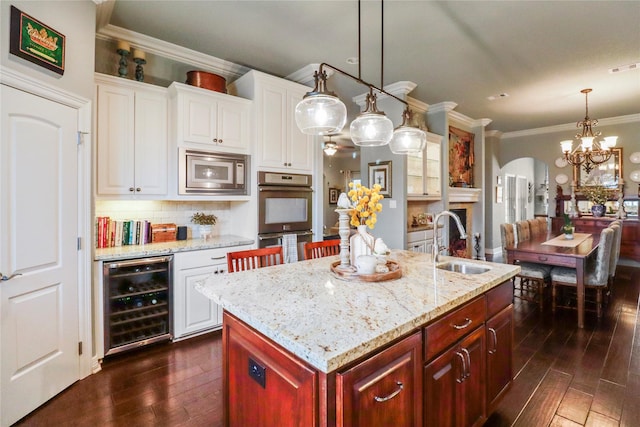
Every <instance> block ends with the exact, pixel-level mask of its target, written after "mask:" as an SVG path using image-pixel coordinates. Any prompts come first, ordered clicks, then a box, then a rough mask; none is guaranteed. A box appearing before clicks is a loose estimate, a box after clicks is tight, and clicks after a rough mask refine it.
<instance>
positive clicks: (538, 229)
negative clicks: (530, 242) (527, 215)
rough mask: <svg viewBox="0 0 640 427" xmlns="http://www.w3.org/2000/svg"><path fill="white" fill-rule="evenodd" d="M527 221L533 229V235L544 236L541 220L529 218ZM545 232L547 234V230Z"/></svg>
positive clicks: (531, 229) (530, 228)
mask: <svg viewBox="0 0 640 427" xmlns="http://www.w3.org/2000/svg"><path fill="white" fill-rule="evenodd" d="M527 222H528V223H529V230H530V231H531V237H533V238H535V237H538V236H542V234H543V230H544V229H543V228H542V227H543V225H542V224H541V223H540V221H538V220H537V219H528V220H527ZM544 233H545V234H546V230H544Z"/></svg>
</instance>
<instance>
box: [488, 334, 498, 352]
mask: <svg viewBox="0 0 640 427" xmlns="http://www.w3.org/2000/svg"><path fill="white" fill-rule="evenodd" d="M489 332H490V333H491V336H492V337H493V346H492V348H491V350H489V354H495V353H496V351H498V335H496V330H495V329H493V328H489Z"/></svg>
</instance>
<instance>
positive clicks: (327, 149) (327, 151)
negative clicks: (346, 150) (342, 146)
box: [324, 142, 338, 156]
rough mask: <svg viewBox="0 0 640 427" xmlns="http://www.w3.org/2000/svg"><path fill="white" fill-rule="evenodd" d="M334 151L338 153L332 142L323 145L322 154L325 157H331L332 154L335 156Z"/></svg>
mask: <svg viewBox="0 0 640 427" xmlns="http://www.w3.org/2000/svg"><path fill="white" fill-rule="evenodd" d="M336 151H338V149H337V147H336V144H334V143H332V142H327V143H326V144H324V154H326V155H327V156H333V155H334V154H336Z"/></svg>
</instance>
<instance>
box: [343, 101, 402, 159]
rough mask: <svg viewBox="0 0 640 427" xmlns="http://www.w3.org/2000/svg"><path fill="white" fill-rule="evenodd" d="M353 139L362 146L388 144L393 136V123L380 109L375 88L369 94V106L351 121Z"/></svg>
mask: <svg viewBox="0 0 640 427" xmlns="http://www.w3.org/2000/svg"><path fill="white" fill-rule="evenodd" d="M350 132H351V140H352V141H353V143H354V144H356V145H358V146H361V147H377V146H380V145H386V144H388V143H389V141H391V138H392V137H393V123H392V122H391V120H389V118H388V117H387V116H385V114H384V112H383V111H378V108H377V106H376V95H375V94H374V93H373V90H370V91H369V93H368V94H367V106H366V108H365V110H364V111H363V112H362V113H360V114H359V115H358V117H357V118H356V119H355V120H354V121H352V122H351V126H350Z"/></svg>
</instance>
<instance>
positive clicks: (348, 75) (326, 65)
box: [318, 62, 409, 107]
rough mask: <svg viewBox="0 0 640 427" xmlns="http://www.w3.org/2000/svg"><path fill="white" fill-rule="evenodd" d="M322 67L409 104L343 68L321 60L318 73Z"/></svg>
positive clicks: (407, 104)
mask: <svg viewBox="0 0 640 427" xmlns="http://www.w3.org/2000/svg"><path fill="white" fill-rule="evenodd" d="M323 67H327V68H330V69H332V70H334V71H337V72H338V73H340V74H342V75H345V76H347V77H351V78H352V79H353V80H355V81H357V82H358V83H360V84H363V85H365V86H368V87H369V90H371V89H375V90H377V91H378V92H380V93H384V94H385V95H387V96H390V97H391V98H393V99H395V100H396V101H399V102H402V103H403V104H404V105H406V106H407V107H408V106H409V103H408V102H407V101H405V100H404V99H400V98H398V97H397V96H395V95H393V94H391V93H389V92H387V91H386V90H384V89H380V88H379V87H377V86H375V85H372V84H371V83H368V82H365V81H364V80H362V79H361V78H358V77H356V76H354V75H351V74H349V73H347V72H346V71H343V70H341V69H339V68H336V67H334V66H333V65H331V64H327V63H326V62H323V63H322V64H320V68H318V73H319V74H322V68H323Z"/></svg>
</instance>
